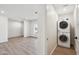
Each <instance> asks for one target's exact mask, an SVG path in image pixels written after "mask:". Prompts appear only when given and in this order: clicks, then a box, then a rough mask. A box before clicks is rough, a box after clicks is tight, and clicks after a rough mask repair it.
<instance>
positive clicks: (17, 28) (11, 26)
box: [8, 19, 23, 38]
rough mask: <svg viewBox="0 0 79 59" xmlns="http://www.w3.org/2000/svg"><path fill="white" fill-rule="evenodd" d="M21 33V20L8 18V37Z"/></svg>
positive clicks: (20, 34)
mask: <svg viewBox="0 0 79 59" xmlns="http://www.w3.org/2000/svg"><path fill="white" fill-rule="evenodd" d="M22 35H23V22H20V21H15V20H11V19H9V20H8V37H9V38H12V37H17V36H22Z"/></svg>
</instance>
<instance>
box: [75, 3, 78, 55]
mask: <svg viewBox="0 0 79 59" xmlns="http://www.w3.org/2000/svg"><path fill="white" fill-rule="evenodd" d="M78 6H79V5H76V6H75V11H74V22H75V50H76V54H78V55H79V7H78Z"/></svg>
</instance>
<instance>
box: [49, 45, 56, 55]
mask: <svg viewBox="0 0 79 59" xmlns="http://www.w3.org/2000/svg"><path fill="white" fill-rule="evenodd" d="M56 47H57V45H56V46H55V47H54V49H52V51H51V52H50V55H52V53H53V52H54V50H55V49H56Z"/></svg>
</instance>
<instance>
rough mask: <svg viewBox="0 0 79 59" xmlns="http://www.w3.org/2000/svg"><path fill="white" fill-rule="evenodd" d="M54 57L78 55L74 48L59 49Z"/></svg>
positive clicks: (54, 53)
mask: <svg viewBox="0 0 79 59" xmlns="http://www.w3.org/2000/svg"><path fill="white" fill-rule="evenodd" d="M53 55H76V53H75V50H74V48H62V47H57V48H56V49H55V51H54V52H53Z"/></svg>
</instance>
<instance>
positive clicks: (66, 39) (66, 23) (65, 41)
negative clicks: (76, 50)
mask: <svg viewBox="0 0 79 59" xmlns="http://www.w3.org/2000/svg"><path fill="white" fill-rule="evenodd" d="M57 24H58V46H61V47H66V48H70V20H69V19H68V18H59V20H58V22H57Z"/></svg>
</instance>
